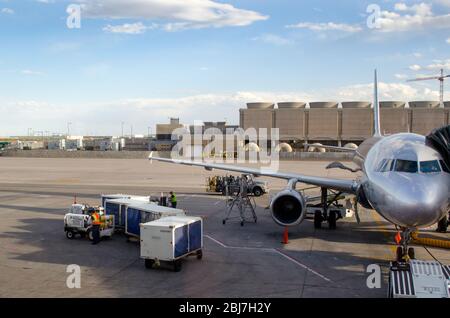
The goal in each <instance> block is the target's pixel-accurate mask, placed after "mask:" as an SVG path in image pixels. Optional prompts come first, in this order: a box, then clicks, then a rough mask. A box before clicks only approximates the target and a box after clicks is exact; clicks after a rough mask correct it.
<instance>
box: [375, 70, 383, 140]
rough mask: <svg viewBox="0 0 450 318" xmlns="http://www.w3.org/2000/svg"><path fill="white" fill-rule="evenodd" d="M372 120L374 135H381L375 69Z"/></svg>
mask: <svg viewBox="0 0 450 318" xmlns="http://www.w3.org/2000/svg"><path fill="white" fill-rule="evenodd" d="M373 115H374V116H373V120H374V127H375V131H374V136H377V137H379V136H381V125H380V103H379V102H378V76H377V70H375V80H374V90H373Z"/></svg>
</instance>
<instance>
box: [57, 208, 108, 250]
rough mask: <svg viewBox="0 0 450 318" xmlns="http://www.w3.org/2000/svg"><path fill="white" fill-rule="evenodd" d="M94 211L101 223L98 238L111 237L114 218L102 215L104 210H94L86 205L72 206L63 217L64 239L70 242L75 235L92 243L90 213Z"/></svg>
mask: <svg viewBox="0 0 450 318" xmlns="http://www.w3.org/2000/svg"><path fill="white" fill-rule="evenodd" d="M95 210H97V211H100V218H101V221H102V225H101V226H100V238H102V237H111V236H112V235H113V233H114V216H113V215H104V209H103V208H102V207H96V208H94V207H90V206H88V205H86V204H73V205H72V206H71V207H70V209H69V213H67V214H66V215H65V216H64V231H65V232H66V237H67V238H68V239H70V240H71V239H74V238H75V236H76V235H80V236H81V237H85V236H87V237H88V238H89V240H91V241H93V240H94V237H93V235H92V234H93V233H92V219H91V213H92V212H93V211H95Z"/></svg>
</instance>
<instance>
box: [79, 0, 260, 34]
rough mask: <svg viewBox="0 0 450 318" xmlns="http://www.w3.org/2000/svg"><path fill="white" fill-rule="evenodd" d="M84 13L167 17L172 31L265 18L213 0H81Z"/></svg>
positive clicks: (220, 25)
mask: <svg viewBox="0 0 450 318" xmlns="http://www.w3.org/2000/svg"><path fill="white" fill-rule="evenodd" d="M78 2H79V3H81V4H82V8H83V9H82V10H83V14H84V16H85V17H88V18H106V19H139V20H163V21H168V23H167V24H166V26H165V28H166V29H167V30H169V31H174V30H180V29H187V28H205V27H216V28H219V27H227V26H246V25H250V24H252V23H254V22H256V21H261V20H266V19H268V16H265V15H262V14H261V13H258V12H255V11H251V10H244V9H238V8H236V7H234V6H232V5H230V4H226V3H219V2H216V1H213V0H189V1H186V0H127V1H123V0H89V1H87V0H78ZM180 23H181V24H180Z"/></svg>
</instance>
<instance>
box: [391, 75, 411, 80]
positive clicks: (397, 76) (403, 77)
mask: <svg viewBox="0 0 450 318" xmlns="http://www.w3.org/2000/svg"><path fill="white" fill-rule="evenodd" d="M394 76H395V78H397V79H399V80H405V79H407V78H408V75H405V74H395V75H394Z"/></svg>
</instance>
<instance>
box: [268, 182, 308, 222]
mask: <svg viewBox="0 0 450 318" xmlns="http://www.w3.org/2000/svg"><path fill="white" fill-rule="evenodd" d="M270 211H271V214H272V218H273V220H274V221H275V222H276V223H277V224H278V225H281V226H293V225H298V224H300V223H302V221H303V220H304V218H305V216H306V201H305V198H304V197H303V195H301V194H300V193H299V192H297V191H295V190H292V189H286V190H283V191H281V192H279V193H278V194H277V195H276V196H275V197H274V198H273V199H272V202H271V203H270Z"/></svg>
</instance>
